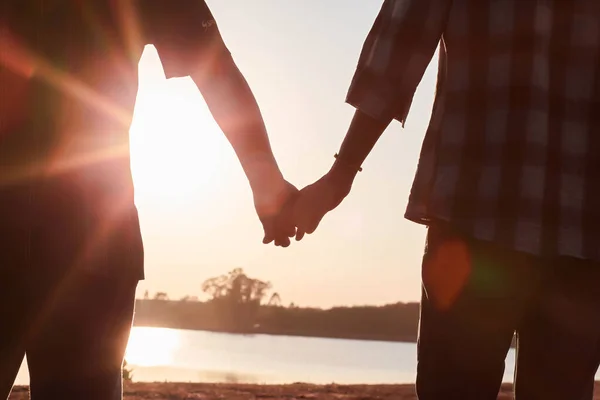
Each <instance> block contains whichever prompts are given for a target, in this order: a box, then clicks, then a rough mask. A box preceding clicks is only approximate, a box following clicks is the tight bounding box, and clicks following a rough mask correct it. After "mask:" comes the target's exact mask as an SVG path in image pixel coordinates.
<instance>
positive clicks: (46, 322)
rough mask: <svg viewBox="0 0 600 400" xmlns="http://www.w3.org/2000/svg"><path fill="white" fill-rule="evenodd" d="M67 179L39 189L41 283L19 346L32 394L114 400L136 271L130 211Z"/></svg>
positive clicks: (137, 248)
mask: <svg viewBox="0 0 600 400" xmlns="http://www.w3.org/2000/svg"><path fill="white" fill-rule="evenodd" d="M74 179H75V178H72V179H66V178H65V179H61V180H60V181H59V182H58V183H55V182H52V183H51V184H48V185H47V186H43V187H40V189H39V199H40V200H41V201H40V203H39V204H40V208H39V214H40V217H39V218H37V219H38V220H39V221H42V223H40V225H39V226H37V227H36V235H35V237H34V240H33V245H32V246H33V253H34V255H35V257H34V259H33V262H34V263H35V265H36V268H37V269H38V270H39V271H38V273H39V275H40V276H45V277H46V282H47V283H46V287H45V290H44V298H45V301H44V307H42V308H40V309H39V310H38V321H39V323H38V328H39V329H37V330H36V335H35V336H34V337H32V338H31V340H30V342H29V343H28V346H27V348H26V353H27V361H28V364H29V372H30V377H31V384H30V387H31V397H32V399H33V400H50V399H56V398H60V399H64V400H80V399H86V400H96V399H97V400H118V399H121V397H122V394H121V392H122V390H121V374H122V362H123V356H124V353H125V348H126V345H127V341H128V338H129V332H130V329H131V323H132V319H133V312H134V303H135V290H136V287H137V283H138V281H139V279H141V273H142V272H143V246H142V241H141V234H140V228H139V223H138V220H137V211H136V210H135V207H134V205H133V201H132V200H131V201H129V200H128V198H127V197H122V196H110V195H106V194H104V193H95V192H92V189H93V188H90V187H88V186H82V185H76V184H73V182H74ZM101 196H104V197H103V198H102V199H100V197H101ZM99 199H100V200H99ZM123 199H125V201H124V200H123Z"/></svg>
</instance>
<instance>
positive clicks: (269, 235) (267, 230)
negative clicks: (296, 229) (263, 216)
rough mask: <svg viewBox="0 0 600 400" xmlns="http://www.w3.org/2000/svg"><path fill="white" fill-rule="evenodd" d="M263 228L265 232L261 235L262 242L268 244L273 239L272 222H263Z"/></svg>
mask: <svg viewBox="0 0 600 400" xmlns="http://www.w3.org/2000/svg"><path fill="white" fill-rule="evenodd" d="M263 230H264V232H265V236H264V237H263V244H269V243H271V242H272V241H273V240H275V234H274V233H273V227H272V224H270V223H268V222H264V223H263Z"/></svg>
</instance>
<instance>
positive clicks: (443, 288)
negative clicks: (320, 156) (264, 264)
mask: <svg viewBox="0 0 600 400" xmlns="http://www.w3.org/2000/svg"><path fill="white" fill-rule="evenodd" d="M438 45H439V73H438V82H437V88H436V96H435V103H434V106H433V114H432V116H431V121H430V125H429V129H428V130H427V134H426V136H425V139H424V142H423V147H422V151H421V157H420V160H419V165H418V169H417V173H416V176H415V180H414V184H413V187H412V191H411V194H410V198H409V203H408V207H407V210H406V218H408V219H409V220H411V221H415V222H417V223H420V224H424V225H426V226H428V235H427V246H426V250H425V255H424V258H423V266H422V275H423V297H422V309H421V321H420V331H419V345H418V371H417V392H418V395H419V398H420V399H422V400H432V399H433V400H441V399H462V400H467V399H477V400H492V399H496V397H497V395H498V389H499V386H500V383H501V381H502V376H503V372H504V359H505V356H506V354H507V352H508V350H509V348H510V345H511V341H512V339H513V335H514V333H515V332H516V334H517V337H518V352H517V371H518V372H517V374H516V382H515V383H516V386H515V392H516V397H517V399H519V400H530V399H545V400H548V399H557V400H567V399H576V400H578V399H582V398H584V397H582V396H587V398H588V399H589V398H591V393H590V389H591V386H590V384H591V382H592V381H593V377H594V374H595V371H596V368H597V365H598V357H597V356H598V345H599V339H600V185H599V184H598V182H600V107H599V106H600V2H598V1H597V0H569V1H564V0H544V1H542V0H539V1H538V0H535V1H534V0H531V1H529V0H386V1H384V3H383V7H382V9H381V12H380V13H379V15H378V16H377V19H376V21H375V23H374V25H373V28H372V29H371V32H370V33H369V35H368V37H367V39H366V42H365V45H364V48H363V51H362V53H361V56H360V60H359V63H358V68H357V70H356V74H355V76H354V79H353V81H352V85H351V87H350V90H349V92H348V97H347V102H348V103H349V104H351V105H353V106H354V107H355V108H356V113H355V115H354V119H353V120H352V123H351V124H350V127H349V129H348V133H347V135H346V138H345V140H344V142H343V144H342V146H341V149H340V151H339V154H338V156H337V159H336V161H335V162H334V164H333V167H332V168H331V170H330V171H329V172H328V173H327V174H326V175H325V176H324V177H323V178H321V179H320V180H319V181H317V182H316V183H314V184H313V185H311V186H308V187H307V188H305V189H303V190H302V191H301V196H300V199H299V200H298V202H297V204H296V224H297V226H298V239H300V238H301V237H302V236H303V235H304V233H312V232H313V231H314V230H315V229H316V228H317V225H318V224H319V222H320V220H321V219H322V218H323V216H324V215H325V214H326V213H327V212H329V211H330V210H332V209H334V208H335V207H337V205H339V204H340V202H341V201H342V200H343V199H344V197H345V196H346V195H348V193H349V192H350V189H351V186H352V184H353V181H354V178H355V176H356V174H357V172H358V171H359V169H360V166H361V165H362V164H363V161H364V160H365V158H366V157H367V155H368V154H369V152H370V151H371V149H372V148H373V146H374V145H375V143H376V142H377V140H378V139H379V137H380V136H381V134H382V133H383V132H384V130H385V129H386V127H387V126H388V125H389V124H390V122H391V121H392V120H394V119H396V120H398V121H400V122H401V123H402V124H404V122H405V120H406V117H407V115H408V112H409V109H410V105H411V102H412V97H413V94H414V92H415V89H416V87H417V85H418V84H419V82H420V80H421V78H422V76H423V73H424V72H425V69H426V67H427V65H428V64H429V62H430V60H431V58H432V56H433V54H434V52H435V50H436V48H437V47H438ZM382 195H383V193H382Z"/></svg>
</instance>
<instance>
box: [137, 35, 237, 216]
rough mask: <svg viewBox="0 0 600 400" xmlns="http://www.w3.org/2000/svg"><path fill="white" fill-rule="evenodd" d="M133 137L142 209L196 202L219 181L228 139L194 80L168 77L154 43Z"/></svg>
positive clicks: (147, 55) (143, 72) (144, 64)
mask: <svg viewBox="0 0 600 400" xmlns="http://www.w3.org/2000/svg"><path fill="white" fill-rule="evenodd" d="M130 136H131V162H132V172H133V176H134V182H135V188H136V203H137V205H138V207H140V206H141V207H144V206H150V207H152V208H160V207H173V206H184V207H185V206H189V205H193V204H197V203H198V202H199V200H201V199H202V197H203V193H206V192H210V191H212V190H214V188H215V186H214V185H215V184H218V180H217V179H216V177H217V176H218V175H219V174H217V173H216V172H217V171H218V170H219V169H221V160H222V158H223V152H224V151H229V149H228V147H227V146H228V143H227V141H226V139H225V137H224V136H223V134H222V133H221V131H220V129H219V128H218V125H217V124H216V122H215V121H214V119H213V118H212V115H211V114H210V112H209V111H208V107H207V106H206V103H205V102H204V101H203V98H202V96H201V95H200V92H199V91H198V89H197V88H196V86H195V84H194V83H193V81H192V80H191V78H178V79H169V80H167V79H165V77H164V73H163V71H162V66H161V65H160V59H159V58H158V54H157V53H156V50H155V49H153V48H152V47H148V48H147V49H146V51H144V55H143V56H142V59H141V62H140V89H139V93H138V98H137V102H136V106H135V112H134V118H133V123H132V126H131V135H130Z"/></svg>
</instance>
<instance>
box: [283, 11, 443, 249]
mask: <svg viewBox="0 0 600 400" xmlns="http://www.w3.org/2000/svg"><path fill="white" fill-rule="evenodd" d="M451 3H452V0H385V1H384V3H383V6H382V8H381V10H380V12H379V14H378V16H377V19H376V20H375V23H374V24H373V27H372V28H371V31H370V32H369V35H368V36H367V39H366V41H365V44H364V45H363V49H362V52H361V55H360V58H359V62H358V66H357V68H356V73H355V75H354V78H353V79H352V84H351V85H350V89H349V91H348V95H347V97H346V102H347V103H349V104H351V105H352V106H354V107H355V108H356V112H355V114H354V117H353V119H352V122H351V123H350V126H349V128H348V131H347V133H346V136H345V138H344V141H343V143H342V146H341V148H340V150H339V153H338V155H337V157H336V160H335V162H334V163H333V166H332V167H331V169H330V171H329V172H328V173H327V174H326V175H325V176H323V177H322V178H321V179H320V180H318V181H317V182H315V183H314V184H312V185H310V186H308V187H307V188H305V189H303V190H302V192H301V196H300V199H299V200H298V202H297V204H296V207H295V219H296V224H297V226H298V232H297V235H296V239H298V240H299V239H301V238H302V237H303V236H304V233H312V232H313V231H314V230H315V229H316V228H317V226H318V225H319V223H320V221H321V219H322V218H323V216H324V215H325V214H326V213H327V212H329V211H331V210H333V209H334V208H335V207H337V206H338V205H339V204H340V203H341V202H342V200H343V199H344V198H345V197H346V196H347V195H348V193H349V192H350V189H351V187H352V183H353V181H354V178H355V177H356V174H357V173H358V172H359V171H360V170H361V165H362V164H363V162H364V161H365V159H366V158H367V156H368V155H369V153H370V152H371V151H372V150H373V147H374V146H375V144H376V143H377V141H378V140H379V138H380V137H381V135H382V134H383V132H384V131H385V129H386V128H387V127H388V125H389V124H390V123H391V121H392V120H394V119H397V120H399V121H400V122H401V123H402V124H404V122H405V121H406V117H407V115H408V111H409V109H410V105H411V103H412V98H413V96H414V93H415V91H416V88H417V86H418V84H419V82H420V81H421V79H422V77H423V74H424V73H425V70H426V69H427V65H428V64H429V62H430V61H431V58H432V57H433V54H434V53H435V49H436V47H437V45H438V43H439V41H440V38H441V36H442V33H443V31H444V29H445V27H446V21H447V18H448V13H449V11H450V6H451Z"/></svg>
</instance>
